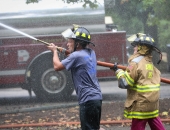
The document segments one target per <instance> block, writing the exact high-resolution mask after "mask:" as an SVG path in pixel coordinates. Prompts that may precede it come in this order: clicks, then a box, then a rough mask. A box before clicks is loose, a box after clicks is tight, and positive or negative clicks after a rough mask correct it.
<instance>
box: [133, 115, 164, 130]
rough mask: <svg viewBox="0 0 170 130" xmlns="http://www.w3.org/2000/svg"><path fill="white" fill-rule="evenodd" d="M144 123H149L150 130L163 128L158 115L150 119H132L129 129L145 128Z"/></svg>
mask: <svg viewBox="0 0 170 130" xmlns="http://www.w3.org/2000/svg"><path fill="white" fill-rule="evenodd" d="M146 123H148V124H149V126H150V128H151V130H165V128H164V126H163V124H162V122H161V120H160V118H159V117H155V118H150V119H134V118H133V119H132V126H131V130H145V127H146Z"/></svg>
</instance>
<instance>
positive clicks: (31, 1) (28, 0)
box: [26, 0, 39, 4]
mask: <svg viewBox="0 0 170 130" xmlns="http://www.w3.org/2000/svg"><path fill="white" fill-rule="evenodd" d="M38 2H39V0H27V1H26V4H30V3H38Z"/></svg>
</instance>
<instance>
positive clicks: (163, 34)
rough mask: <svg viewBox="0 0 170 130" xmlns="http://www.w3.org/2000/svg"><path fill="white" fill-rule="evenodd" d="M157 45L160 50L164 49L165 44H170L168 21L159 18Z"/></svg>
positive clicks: (169, 25) (169, 22)
mask: <svg viewBox="0 0 170 130" xmlns="http://www.w3.org/2000/svg"><path fill="white" fill-rule="evenodd" d="M158 30H159V35H158V36H159V45H160V47H161V49H162V50H166V45H167V44H170V21H167V20H161V21H160V24H159V26H158Z"/></svg>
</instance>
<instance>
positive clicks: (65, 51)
mask: <svg viewBox="0 0 170 130" xmlns="http://www.w3.org/2000/svg"><path fill="white" fill-rule="evenodd" d="M0 26H2V27H4V28H7V29H9V30H12V31H14V32H17V33H19V34H21V35H24V36H26V37H28V38H30V39H33V40H35V41H38V42H41V43H43V44H45V45H47V46H49V45H50V43H48V42H45V41H42V40H40V39H37V38H35V37H33V36H31V35H29V34H26V33H24V32H21V31H19V30H17V29H15V28H12V27H10V26H7V25H5V24H3V23H0ZM56 49H57V50H58V51H59V52H62V53H65V54H66V55H68V54H69V51H67V50H66V49H65V48H62V47H58V46H56Z"/></svg>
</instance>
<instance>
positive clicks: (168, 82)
mask: <svg viewBox="0 0 170 130" xmlns="http://www.w3.org/2000/svg"><path fill="white" fill-rule="evenodd" d="M0 26H2V27H4V28H7V29H9V30H12V31H14V32H17V33H19V34H21V35H24V36H26V37H29V38H31V39H33V40H35V41H38V42H41V43H43V44H45V45H47V46H49V45H50V43H48V42H45V41H42V40H40V39H37V38H35V37H33V36H30V35H28V34H26V33H24V32H21V31H19V30H17V29H15V28H12V27H10V26H7V25H5V24H3V23H0ZM56 49H57V50H58V51H59V52H63V53H65V54H66V55H68V54H70V52H69V51H68V50H66V49H65V48H62V47H58V46H56ZM97 65H98V66H103V67H108V68H111V67H113V66H114V64H112V63H108V62H101V61H97ZM117 67H118V68H119V69H123V70H126V66H122V65H117ZM161 82H163V83H167V84H170V80H169V79H166V78H161Z"/></svg>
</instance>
